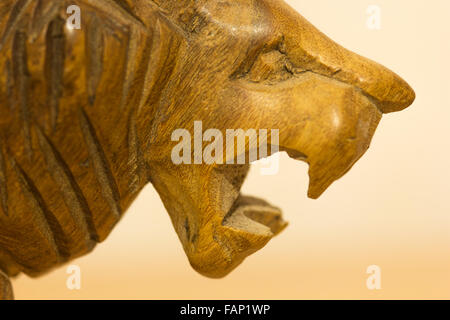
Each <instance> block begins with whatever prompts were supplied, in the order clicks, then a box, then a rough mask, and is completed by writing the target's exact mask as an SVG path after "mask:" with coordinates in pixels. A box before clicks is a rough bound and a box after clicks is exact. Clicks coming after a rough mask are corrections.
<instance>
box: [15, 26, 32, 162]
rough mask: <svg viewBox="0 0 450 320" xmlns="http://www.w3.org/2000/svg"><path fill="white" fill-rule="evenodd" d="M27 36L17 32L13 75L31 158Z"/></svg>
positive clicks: (26, 144) (26, 150) (28, 153)
mask: <svg viewBox="0 0 450 320" xmlns="http://www.w3.org/2000/svg"><path fill="white" fill-rule="evenodd" d="M26 41H27V36H26V34H25V33H24V32H23V31H17V32H16V34H15V36H14V41H13V50H12V57H13V73H14V82H15V85H16V87H17V92H18V95H17V96H18V97H17V99H18V103H19V106H20V116H21V120H22V130H23V136H24V139H25V152H26V153H27V155H28V156H29V157H30V156H31V154H32V148H31V136H30V110H29V105H28V103H29V99H28V92H29V91H28V90H29V82H30V79H29V78H30V74H29V71H28V66H27V44H26Z"/></svg>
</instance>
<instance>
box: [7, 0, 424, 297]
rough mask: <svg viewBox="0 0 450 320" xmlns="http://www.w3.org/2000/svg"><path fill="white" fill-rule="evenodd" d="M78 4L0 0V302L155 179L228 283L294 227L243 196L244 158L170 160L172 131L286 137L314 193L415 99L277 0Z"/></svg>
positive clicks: (210, 265) (195, 261) (204, 264)
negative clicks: (70, 15) (385, 119)
mask: <svg viewBox="0 0 450 320" xmlns="http://www.w3.org/2000/svg"><path fill="white" fill-rule="evenodd" d="M70 4H75V5H78V6H79V7H80V8H81V14H82V16H81V17H82V19H81V22H82V26H81V29H80V30H77V29H70V28H68V27H67V26H66V19H67V13H66V8H67V7H66V5H68V3H66V2H65V1H59V0H36V1H31V0H3V1H1V3H0V68H1V72H0V111H1V113H2V117H1V119H0V207H1V214H0V269H1V270H0V299H1V298H4V299H6V298H12V290H11V285H10V282H9V277H12V276H15V275H17V274H18V273H20V272H23V273H26V274H28V275H31V276H36V275H40V274H42V273H45V272H47V271H48V270H51V269H52V268H55V267H57V266H59V265H61V264H62V263H64V262H67V261H70V260H72V259H74V258H77V257H79V256H82V255H85V254H87V253H88V252H90V251H91V250H93V248H94V247H95V245H96V243H98V242H101V241H104V240H105V239H106V238H107V236H108V235H109V233H110V232H111V230H112V229H113V228H114V226H115V225H116V224H117V223H118V221H120V219H121V217H122V215H123V213H124V212H125V211H126V210H127V208H128V207H129V206H130V204H131V203H132V202H133V200H134V199H135V198H136V197H137V195H138V194H139V191H140V190H142V188H143V187H144V186H145V185H146V184H147V183H149V182H151V183H152V184H153V185H154V187H155V189H156V190H157V192H158V193H159V194H160V196H161V200H162V201H163V203H164V206H165V207H166V209H167V211H168V213H169V215H170V218H171V220H172V223H173V226H174V228H175V231H176V232H177V234H178V237H179V238H180V240H181V242H182V244H183V249H184V250H185V252H186V254H187V256H188V258H189V261H190V263H191V265H192V266H193V268H194V269H195V270H197V271H198V272H200V273H201V274H203V275H205V276H209V277H214V278H218V277H223V276H225V275H227V274H228V273H229V272H231V271H232V270H233V269H234V268H236V267H237V266H238V265H239V264H240V263H241V262H242V261H243V260H244V259H245V258H246V257H247V256H248V255H250V254H252V253H254V252H255V251H257V250H259V249H261V248H262V247H263V246H264V245H265V244H266V243H267V242H268V241H269V240H270V239H271V238H272V237H274V236H275V235H276V234H278V233H279V232H281V231H282V230H283V229H284V228H285V227H286V225H287V223H286V222H285V221H283V219H282V217H281V211H280V210H279V209H278V208H277V207H275V206H272V205H270V204H269V203H268V202H266V201H264V200H260V199H257V198H255V197H249V196H244V195H242V194H241V193H240V189H241V186H242V184H243V182H244V180H245V177H246V174H247V172H248V169H249V163H248V162H247V163H244V164H221V163H214V164H206V163H201V164H186V163H184V164H180V165H176V164H175V163H174V162H173V161H172V159H171V153H172V150H173V148H174V147H175V145H176V144H177V143H178V142H176V141H172V139H171V137H172V133H173V132H174V131H175V130H176V129H186V130H187V131H188V132H190V133H191V134H192V135H193V134H194V131H193V130H194V122H195V121H201V122H202V126H203V131H205V130H207V129H217V130H218V131H219V132H221V133H222V135H223V136H224V137H225V136H226V131H227V129H242V130H244V131H246V130H248V129H254V130H259V129H266V130H268V132H269V135H268V137H267V138H268V140H269V139H270V138H271V134H270V130H275V129H276V130H278V131H279V143H278V145H277V147H278V148H279V150H280V151H285V152H287V153H288V154H289V155H290V156H291V157H293V158H295V159H298V160H302V161H306V162H307V163H308V164H309V175H310V188H309V192H308V195H309V196H310V197H312V198H317V197H319V196H320V195H321V194H322V193H323V192H324V191H325V189H326V188H327V187H328V186H329V185H330V184H331V183H332V182H333V181H335V180H336V179H339V178H340V177H342V176H343V175H344V174H345V173H346V172H347V171H348V170H349V169H350V168H351V167H352V165H353V164H354V163H355V162H356V161H357V160H358V159H359V158H360V157H361V156H362V155H363V154H364V152H365V151H366V150H367V148H368V147H369V145H370V141H371V138H372V136H373V134H374V132H375V129H376V127H377V125H378V122H379V121H380V119H381V117H382V114H383V113H389V112H393V111H400V110H402V109H404V108H406V107H407V106H409V105H410V104H411V103H412V102H413V100H414V97H415V95H414V91H413V90H412V89H411V88H410V87H409V86H408V84H407V83H406V82H405V81H403V80H402V79H401V78H400V77H399V76H397V75H396V74H395V73H393V72H392V71H390V70H388V69H387V68H385V67H383V66H381V65H379V64H377V63H375V62H373V61H371V60H369V59H366V58H363V57H361V56H359V55H356V54H354V53H352V52H350V51H348V50H346V49H344V48H342V47H341V46H339V45H338V44H336V43H335V42H333V41H332V40H331V39H329V38H328V37H326V36H325V35H324V34H322V33H321V32H320V31H318V30H317V29H315V28H314V27H313V26H312V25H311V24H310V23H309V22H308V21H306V20H305V19H304V18H303V17H302V16H300V15H299V14H298V13H296V12H295V11H294V10H293V9H291V8H290V7H289V6H287V5H286V4H285V3H284V2H283V1H281V0H263V1H247V0H238V1H231V0H225V1H216V0H200V1H193V0H181V1H175V0H173V1H172V0H171V1H159V0H153V1H148V0H74V1H71V2H70ZM259 142H261V140H259ZM207 145H208V142H207V141H201V142H200V147H202V148H203V147H205V146H207ZM249 146H250V142H248V141H247V142H246V143H245V144H244V145H243V146H241V147H237V148H236V149H235V148H234V147H233V148H232V150H231V151H230V150H229V151H230V152H231V153H230V152H224V154H223V158H224V160H229V159H235V158H237V157H238V156H239V155H246V156H248V154H249V152H250V147H249ZM272 147H274V146H270V145H269V148H270V149H272ZM192 152H194V150H192ZM192 156H193V155H192ZM260 156H266V155H260ZM247 159H248V157H247ZM148 254H151V253H148Z"/></svg>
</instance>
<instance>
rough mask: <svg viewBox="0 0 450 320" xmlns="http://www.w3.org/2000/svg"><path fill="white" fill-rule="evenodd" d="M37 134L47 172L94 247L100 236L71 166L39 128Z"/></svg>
mask: <svg viewBox="0 0 450 320" xmlns="http://www.w3.org/2000/svg"><path fill="white" fill-rule="evenodd" d="M36 133H37V136H38V140H39V145H40V147H41V151H42V154H43V155H44V157H45V162H46V164H47V170H48V172H49V173H50V174H51V176H52V177H53V180H54V181H55V182H56V184H57V185H58V187H59V190H60V191H61V193H62V196H63V199H64V202H65V203H66V206H67V208H68V209H69V212H70V214H71V216H72V217H73V219H74V221H75V223H76V224H77V226H78V228H79V229H80V230H82V233H83V235H85V241H86V245H87V246H88V247H89V248H91V247H92V246H93V245H94V243H93V241H95V242H98V235H97V232H96V230H95V225H94V219H93V216H92V212H91V211H90V210H89V206H88V204H87V201H86V199H85V198H84V196H83V193H82V192H81V189H80V187H79V186H78V184H77V182H76V180H75V178H74V177H73V174H72V172H71V171H70V169H69V166H68V165H67V164H66V163H65V161H64V159H63V158H62V156H61V154H60V153H59V152H58V150H57V149H56V147H55V146H54V145H53V144H52V143H51V141H50V140H49V139H48V138H47V136H46V135H45V134H44V133H43V132H42V131H41V129H40V128H39V127H37V126H36Z"/></svg>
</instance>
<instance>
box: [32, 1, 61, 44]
mask: <svg viewBox="0 0 450 320" xmlns="http://www.w3.org/2000/svg"><path fill="white" fill-rule="evenodd" d="M60 6H61V3H60V2H59V1H58V2H57V3H55V1H45V0H38V3H37V5H36V7H35V10H34V13H33V22H32V28H31V30H30V33H29V39H30V41H31V42H34V41H35V40H36V39H37V38H38V37H39V34H40V33H41V31H42V30H43V29H44V28H45V26H47V25H48V24H49V23H50V21H52V20H53V19H55V17H56V16H57V15H58V12H59V10H60Z"/></svg>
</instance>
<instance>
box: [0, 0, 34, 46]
mask: <svg viewBox="0 0 450 320" xmlns="http://www.w3.org/2000/svg"><path fill="white" fill-rule="evenodd" d="M31 2H32V0H19V1H17V3H16V5H15V6H14V8H13V9H12V10H11V15H10V16H9V19H8V22H7V23H6V26H5V31H4V32H3V35H2V37H1V39H0V50H2V48H3V46H4V45H5V43H6V40H8V38H9V37H10V36H11V34H12V33H13V32H14V30H16V27H17V24H18V23H19V21H20V20H21V19H22V17H23V15H24V14H25V12H26V11H27V9H28V7H29V5H30V4H31Z"/></svg>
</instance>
